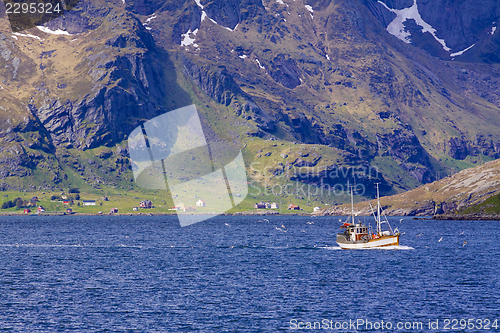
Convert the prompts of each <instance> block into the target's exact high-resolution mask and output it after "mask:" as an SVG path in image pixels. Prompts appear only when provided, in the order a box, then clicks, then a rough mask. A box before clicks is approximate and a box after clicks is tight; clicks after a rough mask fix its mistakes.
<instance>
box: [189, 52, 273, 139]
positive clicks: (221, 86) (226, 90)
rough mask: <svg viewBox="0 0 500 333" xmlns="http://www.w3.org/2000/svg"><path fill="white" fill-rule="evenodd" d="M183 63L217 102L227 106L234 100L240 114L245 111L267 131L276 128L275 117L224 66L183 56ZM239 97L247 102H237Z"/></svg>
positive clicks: (191, 75)
mask: <svg viewBox="0 0 500 333" xmlns="http://www.w3.org/2000/svg"><path fill="white" fill-rule="evenodd" d="M182 63H183V65H184V74H185V75H186V76H188V77H190V78H191V79H192V80H193V82H194V83H195V84H196V85H197V86H198V87H200V89H201V90H203V92H205V93H206V94H207V95H208V96H210V97H211V98H213V99H214V100H215V101H216V102H218V103H220V104H223V105H225V106H229V105H231V104H232V103H233V102H234V103H233V106H234V108H235V109H236V112H237V114H238V115H241V114H242V112H244V113H245V114H247V115H248V119H252V120H254V121H255V122H256V123H257V125H258V126H259V127H260V128H261V129H263V130H266V131H272V130H273V129H274V126H275V125H274V121H273V119H272V118H271V117H270V116H269V115H268V114H267V113H266V112H265V111H264V110H262V109H261V108H260V107H259V106H258V105H257V104H256V103H255V102H254V101H253V100H252V98H251V97H250V96H248V95H247V94H246V93H245V92H243V90H241V88H240V86H239V85H238V84H237V83H236V82H235V81H234V79H233V77H232V76H231V75H230V74H229V72H228V71H227V69H226V68H225V67H224V66H222V65H220V66H217V67H216V66H210V65H205V66H204V65H201V64H198V63H196V62H195V61H193V60H192V59H190V58H188V57H183V59H182ZM238 97H243V99H245V101H246V102H245V103H244V104H243V105H241V104H240V103H238V102H236V100H237V98H238Z"/></svg>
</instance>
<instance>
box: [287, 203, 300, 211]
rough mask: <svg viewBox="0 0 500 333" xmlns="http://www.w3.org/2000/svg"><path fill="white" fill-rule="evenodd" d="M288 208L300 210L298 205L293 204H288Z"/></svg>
mask: <svg viewBox="0 0 500 333" xmlns="http://www.w3.org/2000/svg"><path fill="white" fill-rule="evenodd" d="M288 209H289V210H300V207H299V206H297V205H294V204H289V205H288Z"/></svg>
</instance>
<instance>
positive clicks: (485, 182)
mask: <svg viewBox="0 0 500 333" xmlns="http://www.w3.org/2000/svg"><path fill="white" fill-rule="evenodd" d="M499 198H500V160H495V161H491V162H488V163H485V164H483V165H481V166H477V167H475V168H470V169H467V170H463V171H460V172H459V173H456V174H454V175H452V176H450V177H446V178H444V179H441V180H438V181H435V182H433V183H430V184H426V185H422V186H420V187H418V188H416V189H413V190H411V191H408V192H405V193H400V194H396V195H392V196H387V197H383V198H381V199H380V204H381V206H382V207H383V209H384V213H385V214H386V215H392V216H406V215H410V216H414V215H415V216H429V215H436V214H456V213H499V212H500V204H499V200H498V199H499ZM370 204H371V205H372V207H376V204H377V203H376V201H375V200H372V201H367V202H359V203H356V204H355V205H354V209H355V212H356V213H357V214H361V215H370V214H371V208H370ZM350 212H351V207H350V205H348V204H346V205H342V206H337V207H331V208H327V209H326V210H324V211H322V212H321V213H319V214H321V215H348V214H350Z"/></svg>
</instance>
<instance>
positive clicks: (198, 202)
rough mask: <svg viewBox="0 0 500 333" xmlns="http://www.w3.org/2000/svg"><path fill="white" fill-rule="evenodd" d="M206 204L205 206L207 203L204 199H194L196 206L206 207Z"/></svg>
mask: <svg viewBox="0 0 500 333" xmlns="http://www.w3.org/2000/svg"><path fill="white" fill-rule="evenodd" d="M206 206H207V204H206V203H205V201H203V200H201V199H200V200H198V201H196V207H206Z"/></svg>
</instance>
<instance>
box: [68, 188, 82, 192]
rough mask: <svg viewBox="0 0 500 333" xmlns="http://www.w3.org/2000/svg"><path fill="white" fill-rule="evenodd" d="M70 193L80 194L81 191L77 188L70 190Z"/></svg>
mask: <svg viewBox="0 0 500 333" xmlns="http://www.w3.org/2000/svg"><path fill="white" fill-rule="evenodd" d="M68 193H80V189H79V188H77V187H73V188H70V189H69V191H68Z"/></svg>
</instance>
